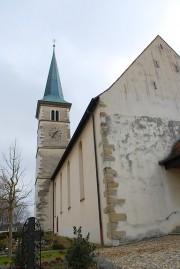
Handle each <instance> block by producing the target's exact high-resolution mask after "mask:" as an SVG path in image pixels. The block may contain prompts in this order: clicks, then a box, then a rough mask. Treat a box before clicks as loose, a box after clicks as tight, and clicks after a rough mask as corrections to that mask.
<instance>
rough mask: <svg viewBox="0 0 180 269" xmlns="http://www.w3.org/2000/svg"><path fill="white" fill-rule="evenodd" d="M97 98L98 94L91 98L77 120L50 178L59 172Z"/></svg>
mask: <svg viewBox="0 0 180 269" xmlns="http://www.w3.org/2000/svg"><path fill="white" fill-rule="evenodd" d="M98 100H99V96H97V97H95V98H92V99H91V101H90V103H89V105H88V107H87V109H86V111H85V113H84V115H83V117H82V118H81V120H80V122H79V125H78V127H77V128H76V131H75V132H74V135H73V136H72V138H71V140H70V142H69V144H68V146H67V148H66V150H65V152H64V154H63V155H62V157H61V159H60V161H59V163H58V165H57V167H56V169H55V171H54V173H53V174H52V176H51V180H54V179H55V177H56V175H57V173H58V172H59V169H60V168H61V167H62V165H63V163H64V162H65V160H66V157H67V156H68V154H69V152H70V151H71V149H72V148H73V146H74V144H75V142H76V141H77V139H78V137H79V135H80V134H81V132H82V130H83V128H84V126H85V124H86V122H87V121H88V119H89V117H90V115H91V112H93V110H94V108H95V106H96V104H97V103H98Z"/></svg>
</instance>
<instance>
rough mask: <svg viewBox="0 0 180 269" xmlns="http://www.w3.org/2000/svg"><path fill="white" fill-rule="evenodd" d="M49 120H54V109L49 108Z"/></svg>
mask: <svg viewBox="0 0 180 269" xmlns="http://www.w3.org/2000/svg"><path fill="white" fill-rule="evenodd" d="M51 120H53V121H54V110H51Z"/></svg>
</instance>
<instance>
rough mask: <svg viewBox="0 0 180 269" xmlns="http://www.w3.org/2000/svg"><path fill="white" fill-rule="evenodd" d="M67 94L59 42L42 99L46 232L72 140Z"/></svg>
mask: <svg viewBox="0 0 180 269" xmlns="http://www.w3.org/2000/svg"><path fill="white" fill-rule="evenodd" d="M70 108H71V104H70V103H68V102H66V101H65V100H64V97H63V92H62V87H61V82H60V77H59V72H58V67H57V62H56V56H55V45H54V46H53V56H52V60H51V65H50V69H49V74H48V79H47V83H46V88H45V92H44V97H43V99H42V100H38V103H37V110H36V118H37V119H38V131H37V153H36V182H35V200H36V201H35V203H36V204H35V216H36V218H37V219H38V220H39V221H40V223H41V226H42V229H43V230H44V231H53V183H52V182H51V176H52V174H53V172H54V170H55V168H56V166H57V164H58V162H59V160H60V158H61V157H62V155H63V153H64V151H65V149H66V147H67V145H68V143H69V140H70V123H69V110H70Z"/></svg>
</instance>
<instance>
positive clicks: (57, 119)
mask: <svg viewBox="0 0 180 269" xmlns="http://www.w3.org/2000/svg"><path fill="white" fill-rule="evenodd" d="M56 121H59V111H57V110H56Z"/></svg>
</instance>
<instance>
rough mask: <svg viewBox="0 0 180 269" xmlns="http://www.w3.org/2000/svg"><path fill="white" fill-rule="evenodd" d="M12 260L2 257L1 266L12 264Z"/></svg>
mask: <svg viewBox="0 0 180 269" xmlns="http://www.w3.org/2000/svg"><path fill="white" fill-rule="evenodd" d="M10 260H11V259H9V258H8V257H7V256H0V266H1V265H5V264H7V263H10Z"/></svg>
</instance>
